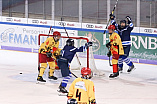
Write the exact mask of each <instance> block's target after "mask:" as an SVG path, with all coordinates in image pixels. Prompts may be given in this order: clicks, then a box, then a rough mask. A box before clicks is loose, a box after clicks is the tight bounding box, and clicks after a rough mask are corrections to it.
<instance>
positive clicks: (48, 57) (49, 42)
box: [37, 31, 61, 82]
mask: <svg viewBox="0 0 157 104" xmlns="http://www.w3.org/2000/svg"><path fill="white" fill-rule="evenodd" d="M60 37H61V34H60V32H58V31H55V32H53V36H52V37H49V38H47V39H46V41H45V42H44V43H42V44H41V46H40V49H39V62H40V70H39V74H38V78H37V81H40V82H46V80H44V79H43V77H42V76H43V74H44V71H45V69H46V68H47V63H48V64H49V66H50V71H49V77H48V78H49V79H53V80H57V78H56V77H55V76H53V72H54V70H55V59H54V57H53V54H55V53H54V52H55V51H57V50H59V48H58V46H59V39H60Z"/></svg>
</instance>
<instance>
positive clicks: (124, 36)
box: [110, 14, 135, 72]
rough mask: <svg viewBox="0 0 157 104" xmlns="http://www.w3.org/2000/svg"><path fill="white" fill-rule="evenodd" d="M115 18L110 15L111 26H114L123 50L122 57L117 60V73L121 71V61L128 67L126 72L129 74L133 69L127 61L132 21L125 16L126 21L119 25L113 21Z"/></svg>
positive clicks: (128, 60)
mask: <svg viewBox="0 0 157 104" xmlns="http://www.w3.org/2000/svg"><path fill="white" fill-rule="evenodd" d="M114 18H115V16H114V15H112V14H110V19H111V20H112V21H111V24H112V25H115V27H116V30H117V31H118V34H119V35H120V37H121V40H122V45H123V49H124V55H120V57H119V60H118V66H119V71H121V72H122V70H123V61H124V62H125V63H126V64H127V65H128V66H129V68H128V70H127V72H131V71H132V70H133V69H134V68H135V67H134V64H133V63H132V62H131V61H130V59H128V56H129V52H130V48H131V38H130V33H131V31H132V30H133V28H134V26H133V23H132V20H131V18H130V17H129V16H126V19H127V21H126V20H121V21H120V25H118V24H116V21H115V20H114Z"/></svg>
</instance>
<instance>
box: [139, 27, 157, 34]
mask: <svg viewBox="0 0 157 104" xmlns="http://www.w3.org/2000/svg"><path fill="white" fill-rule="evenodd" d="M139 32H140V33H147V34H157V28H143V27H140V31H139Z"/></svg>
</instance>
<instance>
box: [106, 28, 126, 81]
mask: <svg viewBox="0 0 157 104" xmlns="http://www.w3.org/2000/svg"><path fill="white" fill-rule="evenodd" d="M115 29H116V28H115V26H114V25H110V26H109V27H108V31H109V35H110V37H109V38H110V42H109V43H107V44H106V47H107V48H109V49H110V51H109V52H108V53H107V56H108V57H110V56H111V55H112V65H113V74H110V76H109V77H110V78H114V77H117V76H119V71H118V59H119V56H120V55H124V50H123V46H122V42H121V38H120V36H119V35H118V34H117V33H116V32H115Z"/></svg>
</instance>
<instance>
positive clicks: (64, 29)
mask: <svg viewBox="0 0 157 104" xmlns="http://www.w3.org/2000/svg"><path fill="white" fill-rule="evenodd" d="M62 21H63V18H62V17H61V22H62ZM62 25H63V27H64V30H65V33H66V34H67V36H68V38H69V35H68V32H67V30H66V28H65V26H64V23H62ZM76 57H77V58H78V56H77V54H76ZM78 61H79V64H81V63H80V60H79V59H78ZM70 72H71V71H70ZM71 74H72V75H73V76H74V77H76V78H78V77H77V76H76V75H75V74H74V73H73V72H71Z"/></svg>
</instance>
